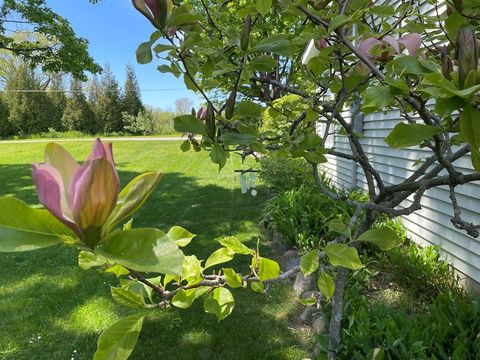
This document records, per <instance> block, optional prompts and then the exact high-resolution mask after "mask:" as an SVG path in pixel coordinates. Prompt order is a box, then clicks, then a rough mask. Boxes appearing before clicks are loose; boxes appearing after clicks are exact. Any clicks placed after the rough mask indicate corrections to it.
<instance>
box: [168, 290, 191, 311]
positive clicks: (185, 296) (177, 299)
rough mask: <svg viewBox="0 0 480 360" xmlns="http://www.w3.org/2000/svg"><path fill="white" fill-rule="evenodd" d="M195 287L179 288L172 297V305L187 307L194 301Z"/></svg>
mask: <svg viewBox="0 0 480 360" xmlns="http://www.w3.org/2000/svg"><path fill="white" fill-rule="evenodd" d="M195 290H196V289H188V290H184V289H180V290H179V291H178V292H177V293H176V294H175V296H174V297H173V299H172V305H173V306H175V307H178V308H180V309H188V308H189V307H190V306H192V304H193V302H194V301H195V299H196V297H195Z"/></svg>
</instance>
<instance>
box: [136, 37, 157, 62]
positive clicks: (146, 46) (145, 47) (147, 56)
mask: <svg viewBox="0 0 480 360" xmlns="http://www.w3.org/2000/svg"><path fill="white" fill-rule="evenodd" d="M135 55H136V56H137V62H138V63H139V64H142V65H144V64H148V63H151V62H152V60H153V55H152V42H151V41H146V42H143V43H141V44H140V45H139V46H138V48H137V51H136V52H135Z"/></svg>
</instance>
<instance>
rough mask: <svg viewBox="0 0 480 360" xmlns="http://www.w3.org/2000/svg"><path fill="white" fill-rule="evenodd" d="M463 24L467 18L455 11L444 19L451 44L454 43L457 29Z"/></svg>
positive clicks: (465, 23)
mask: <svg viewBox="0 0 480 360" xmlns="http://www.w3.org/2000/svg"><path fill="white" fill-rule="evenodd" d="M464 25H468V19H467V18H466V17H464V16H462V15H461V14H460V13H458V12H456V11H455V12H453V13H452V14H450V15H449V16H448V18H447V20H445V29H446V30H447V33H448V35H449V38H450V40H451V41H452V42H453V44H456V42H457V34H458V31H459V30H460V28H461V27H462V26H464Z"/></svg>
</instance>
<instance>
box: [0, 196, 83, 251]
mask: <svg viewBox="0 0 480 360" xmlns="http://www.w3.org/2000/svg"><path fill="white" fill-rule="evenodd" d="M0 209H2V211H0V251H2V252H16V251H30V250H36V249H41V248H45V247H49V246H53V245H57V244H61V243H62V240H61V238H62V237H68V238H76V236H75V235H74V234H73V232H72V231H71V230H70V229H69V228H67V227H66V226H65V225H63V224H62V223H61V222H60V221H59V220H57V219H56V218H55V217H54V216H53V215H52V214H50V212H48V211H47V210H44V209H33V208H31V207H30V206H28V205H27V204H25V203H24V202H23V201H21V200H19V199H16V198H14V197H1V198H0Z"/></svg>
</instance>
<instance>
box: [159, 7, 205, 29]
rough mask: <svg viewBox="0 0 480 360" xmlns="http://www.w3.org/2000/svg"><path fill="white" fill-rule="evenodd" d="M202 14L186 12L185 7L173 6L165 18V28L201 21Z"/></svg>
mask: <svg viewBox="0 0 480 360" xmlns="http://www.w3.org/2000/svg"><path fill="white" fill-rule="evenodd" d="M202 20H203V16H200V15H199V14H192V13H190V12H188V9H187V7H185V6H180V7H177V8H175V9H174V10H173V11H172V13H171V14H170V16H169V17H168V20H167V28H173V27H176V26H181V25H191V24H195V23H196V22H199V21H202Z"/></svg>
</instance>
